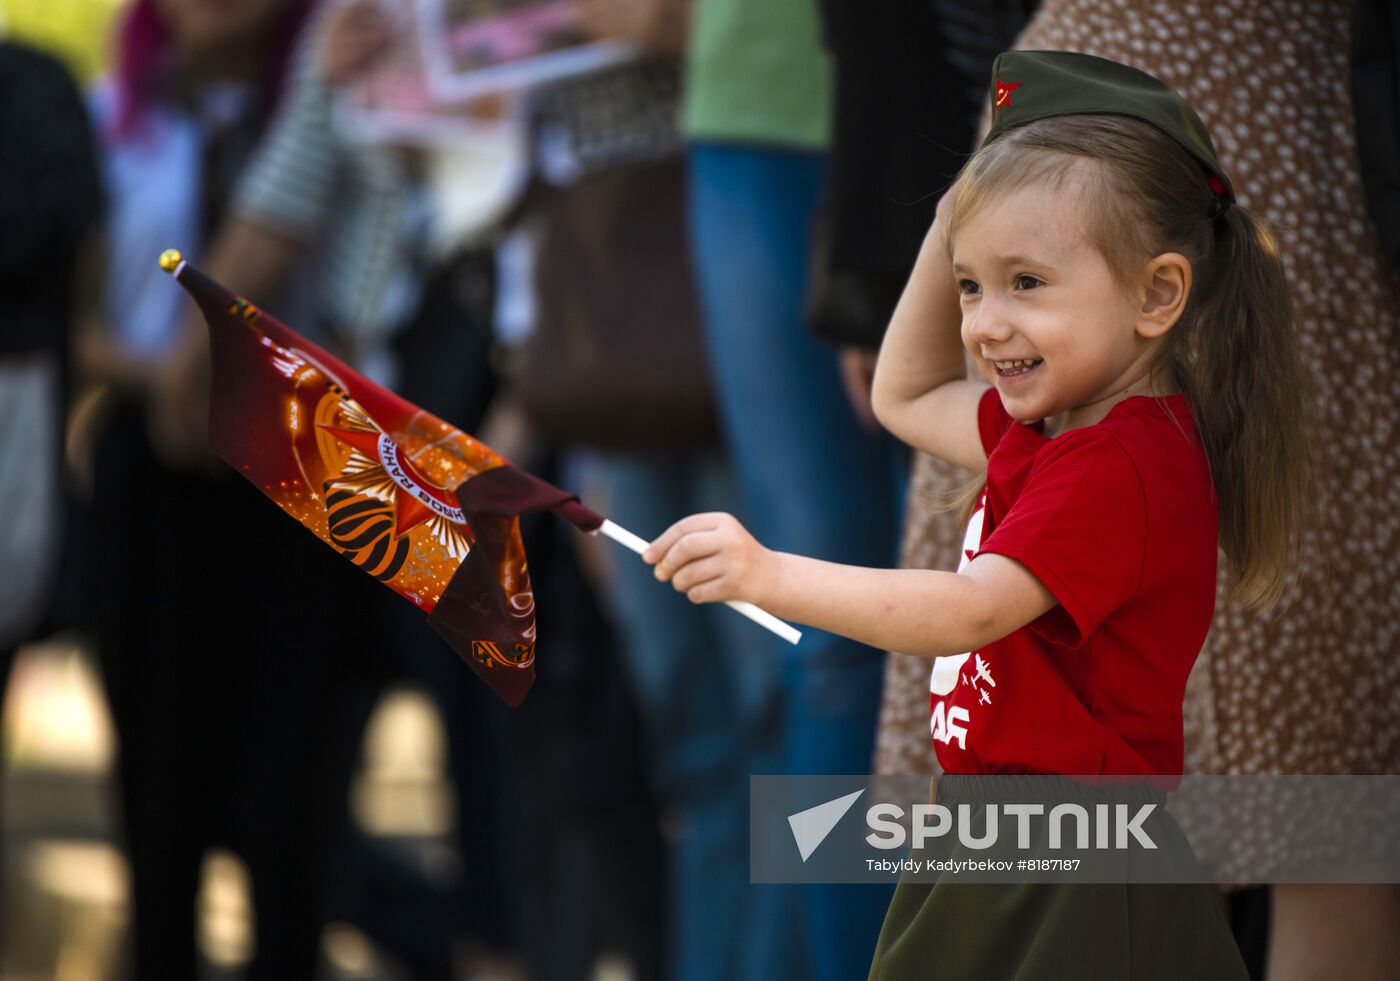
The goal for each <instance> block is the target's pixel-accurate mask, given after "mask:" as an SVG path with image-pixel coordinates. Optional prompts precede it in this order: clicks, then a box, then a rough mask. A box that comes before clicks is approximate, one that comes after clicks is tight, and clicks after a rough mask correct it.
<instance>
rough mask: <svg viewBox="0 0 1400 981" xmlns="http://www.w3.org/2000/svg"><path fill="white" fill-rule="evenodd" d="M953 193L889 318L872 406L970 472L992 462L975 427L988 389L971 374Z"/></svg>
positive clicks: (911, 439)
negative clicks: (955, 258)
mask: <svg viewBox="0 0 1400 981" xmlns="http://www.w3.org/2000/svg"><path fill="white" fill-rule="evenodd" d="M950 200H951V198H950V195H949V194H945V195H944V196H943V199H942V200H941V201H939V202H938V212H937V217H936V218H935V219H934V222H933V227H932V228H931V229H929V233H928V235H927V236H926V237H925V238H924V244H923V247H922V248H921V249H920V250H919V258H918V260H917V261H916V262H915V263H914V271H913V273H912V274H911V275H910V277H909V283H908V285H907V286H905V287H904V293H903V295H902V296H900V298H899V305H898V306H896V307H895V310H894V316H892V317H891V318H890V326H889V329H888V330H887V331H886V332H885V340H884V343H883V344H881V346H880V358H879V361H878V362H876V365H875V382H874V386H873V388H872V389H871V393H870V394H871V406H872V408H873V409H874V410H875V418H877V419H879V420H880V423H881V425H883V426H884V427H885V428H886V429H888V430H889V431H890V432H891V433H893V434H894V435H895V436H897V437H899V438H900V439H901V440H903V441H904V442H905V443H908V444H909V445H910V446H912V447H914V449H916V450H921V451H922V452H924V453H931V454H933V455H934V456H938V457H942V458H943V459H945V460H947V461H949V462H950V463H954V464H957V465H958V466H961V467H966V468H967V469H969V470H981V469H982V468H983V466H985V465H986V463H987V454H986V452H985V451H984V450H983V449H982V439H981V437H980V436H979V435H978V432H977V400H978V399H979V398H981V396H982V392H984V391H985V390H986V388H987V386H986V385H985V384H983V383H982V382H981V381H977V380H969V379H968V377H967V361H966V349H965V348H964V347H963V342H962V337H961V333H962V308H961V305H960V304H959V301H958V288H957V283H956V282H955V281H954V279H953V267H952V261H951V259H950V258H949V255H948V241H947V235H946V228H947V222H948V214H947V213H948V211H949V202H950Z"/></svg>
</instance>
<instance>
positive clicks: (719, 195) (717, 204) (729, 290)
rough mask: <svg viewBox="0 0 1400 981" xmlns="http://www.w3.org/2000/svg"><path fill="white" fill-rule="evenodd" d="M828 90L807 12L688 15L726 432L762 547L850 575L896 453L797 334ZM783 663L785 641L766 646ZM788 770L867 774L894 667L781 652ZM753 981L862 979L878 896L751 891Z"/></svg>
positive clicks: (720, 9)
mask: <svg viewBox="0 0 1400 981" xmlns="http://www.w3.org/2000/svg"><path fill="white" fill-rule="evenodd" d="M830 110H831V78H830V68H829V65H828V63H827V60H826V55H825V53H824V52H823V51H822V46H821V41H820V35H819V29H818V19H817V11H816V9H815V5H814V2H813V0H765V2H763V3H753V2H749V0H701V2H699V3H697V4H695V11H694V21H693V24H692V33H691V39H690V44H689V51H688V59H687V74H686V91H685V106H684V110H683V114H682V130H683V131H684V133H685V134H686V136H687V138H688V140H689V142H690V153H689V161H690V182H691V229H692V243H693V244H692V248H693V252H694V262H695V269H696V275H697V282H698V285H699V289H700V297H701V308H702V311H703V314H704V320H705V326H706V329H707V332H708V338H709V345H710V357H711V363H712V365H713V368H714V373H715V380H716V383H717V385H718V389H719V397H720V405H721V409H722V413H721V415H722V419H723V422H724V432H725V437H726V440H727V444H728V447H729V451H730V454H731V457H732V459H733V461H734V464H735V466H736V468H737V471H738V476H739V483H740V487H741V490H742V494H743V499H744V503H745V505H746V510H747V513H748V514H749V516H750V518H751V520H752V521H753V528H754V531H755V534H757V535H759V536H760V537H762V536H765V535H767V536H770V537H771V539H772V540H773V541H774V542H775V543H776V542H782V543H783V544H782V545H780V546H775V547H778V548H783V549H788V548H791V549H796V550H799V551H803V550H806V552H807V553H808V554H812V555H816V556H819V557H821V558H823V559H829V560H831V561H836V562H845V563H851V564H856V565H887V564H889V563H891V562H893V561H894V559H895V547H896V532H897V515H898V514H899V511H900V507H899V503H900V499H901V496H902V486H903V481H902V479H901V476H900V473H901V469H902V464H901V462H900V453H899V450H898V449H897V448H896V447H895V446H894V444H893V442H892V441H891V440H889V439H888V437H885V436H883V435H882V434H878V433H876V432H874V431H873V430H872V429H871V428H869V427H867V426H865V425H862V423H861V421H860V420H859V419H858V418H857V416H856V414H855V412H854V411H853V409H852V407H851V405H850V403H849V402H848V400H847V397H846V395H845V394H844V387H843V380H842V377H841V372H840V368H839V366H838V361H837V356H836V353H835V352H834V351H833V350H832V349H831V348H829V347H827V346H826V345H824V344H822V343H821V342H820V341H818V340H816V339H815V338H813V337H812V336H811V335H810V334H809V332H808V331H807V329H806V326H805V324H804V317H803V309H804V300H805V297H806V294H807V257H808V232H809V225H810V222H811V219H812V217H813V214H814V212H815V210H816V208H817V205H818V201H819V198H820V196H821V191H822V186H823V180H824V171H825V167H824V156H823V151H824V149H825V147H826V145H827V141H828V140H829V137H830V125H831V123H830ZM770 643H771V644H772V645H773V646H775V647H781V646H783V645H782V644H781V642H779V641H776V640H774V641H770ZM778 656H781V657H782V659H783V660H782V663H783V672H782V685H783V694H784V696H785V710H786V714H785V718H784V733H783V735H784V737H785V739H784V746H783V755H782V758H781V762H780V766H779V767H778V770H779V772H784V773H790V774H813V773H838V774H839V773H868V772H869V771H870V767H871V754H872V750H873V746H874V734H875V725H876V717H877V714H878V710H879V704H880V688H881V673H882V667H883V654H882V653H881V652H877V651H874V650H872V649H870V648H868V647H864V646H862V645H858V644H855V643H852V642H850V641H847V640H843V639H841V638H838V637H835V636H832V635H829V634H823V633H819V632H811V633H809V634H808V635H807V636H805V637H804V639H803V640H802V643H801V644H800V646H798V647H796V648H792V649H788V650H784V651H782V652H781V654H780V655H778ZM755 888H757V889H758V891H759V892H761V893H762V894H763V896H764V901H763V904H762V906H763V912H762V914H761V919H762V921H763V922H764V924H765V929H764V930H763V931H762V934H761V935H762V937H763V947H762V948H760V949H758V950H756V951H754V953H755V956H756V959H755V962H754V964H753V965H752V971H751V976H753V977H779V976H806V977H814V978H842V979H845V978H852V977H859V976H861V975H863V974H864V973H865V972H866V970H867V969H868V967H869V959H870V955H871V952H872V951H873V950H874V945H875V939H876V936H877V934H878V933H879V928H880V921H881V917H882V913H881V909H882V908H883V906H884V905H885V904H886V903H887V902H888V899H889V891H888V890H887V889H885V888H884V887H862V886H830V885H826V886H803V887H773V886H769V887H755Z"/></svg>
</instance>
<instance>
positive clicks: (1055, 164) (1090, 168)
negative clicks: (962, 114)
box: [949, 115, 1310, 608]
mask: <svg viewBox="0 0 1400 981" xmlns="http://www.w3.org/2000/svg"><path fill="white" fill-rule="evenodd" d="M1072 175H1073V176H1075V177H1080V178H1082V179H1083V181H1084V183H1083V185H1082V195H1083V203H1084V206H1085V208H1086V219H1087V221H1086V228H1087V229H1088V234H1089V235H1090V237H1091V239H1092V240H1093V242H1094V244H1095V246H1096V247H1097V248H1098V249H1099V251H1100V252H1101V253H1102V254H1103V256H1104V258H1105V260H1106V261H1107V263H1108V265H1109V268H1110V269H1111V270H1112V271H1113V273H1114V276H1115V278H1116V279H1117V280H1118V282H1119V283H1120V285H1122V286H1124V288H1127V287H1128V284H1129V283H1131V282H1133V281H1134V279H1135V278H1136V277H1137V276H1138V275H1139V274H1140V272H1141V269H1142V265H1143V263H1145V262H1147V261H1148V260H1149V259H1151V258H1153V257H1154V256H1157V255H1160V254H1162V253H1164V252H1179V253H1181V254H1182V255H1184V256H1185V257H1186V258H1187V260H1188V261H1190V263H1191V269H1192V275H1193V285H1192V288H1191V294H1190V297H1189V298H1188V300H1187V304H1186V308H1185V310H1184V311H1183V313H1182V315H1181V317H1180V319H1179V320H1178V321H1177V323H1176V324H1175V326H1174V327H1173V328H1172V329H1171V330H1170V331H1169V332H1168V333H1167V335H1166V343H1165V344H1164V345H1163V347H1162V353H1161V362H1160V364H1159V367H1160V368H1161V369H1162V370H1163V371H1164V372H1166V373H1168V377H1170V379H1171V380H1172V382H1173V383H1174V384H1175V385H1176V386H1177V387H1178V388H1179V389H1180V390H1181V391H1182V392H1184V393H1186V395H1187V396H1188V398H1189V399H1190V402H1191V407H1192V412H1193V415H1194V417H1195V422H1196V431H1197V433H1198V434H1199V437H1200V440H1201V444H1202V446H1203V447H1204V449H1205V453H1206V457H1207V459H1208V460H1209V462H1210V472H1211V477H1212V479H1213V482H1214V485H1215V494H1216V499H1217V502H1218V505H1219V508H1220V545H1221V548H1222V549H1223V550H1224V552H1225V556H1226V559H1227V561H1228V562H1229V566H1230V573H1231V575H1230V582H1231V587H1232V592H1233V594H1234V595H1235V596H1236V597H1237V598H1238V599H1239V600H1240V601H1242V602H1243V603H1245V604H1247V605H1249V606H1253V607H1256V608H1261V607H1267V606H1271V605H1273V604H1274V603H1275V602H1276V601H1277V600H1278V597H1279V595H1280V594H1281V593H1282V591H1283V586H1284V582H1285V579H1286V577H1287V573H1288V568H1289V562H1290V558H1291V556H1292V548H1293V543H1294V541H1295V539H1296V536H1297V534H1298V529H1299V526H1300V524H1301V521H1302V517H1303V509H1304V501H1305V500H1306V499H1307V496H1308V489H1309V487H1310V469H1309V456H1308V446H1307V440H1306V436H1305V433H1306V431H1307V426H1306V422H1305V418H1306V416H1307V412H1308V406H1309V404H1310V400H1309V398H1308V396H1307V390H1306V386H1305V383H1304V374H1303V370H1302V367H1301V364H1300V363H1299V358H1298V346H1297V340H1296V337H1295V334H1294V327H1293V313H1292V305H1291V303H1290V300H1289V296H1288V287H1287V282H1286V280H1285V277H1284V271H1283V265H1282V263H1281V262H1280V260H1279V255H1278V246H1277V244H1276V243H1275V241H1274V238H1273V236H1272V235H1271V234H1270V233H1269V231H1268V229H1267V228H1266V227H1265V226H1264V224H1263V223H1262V222H1261V221H1260V220H1259V219H1258V218H1256V217H1255V216H1254V215H1252V214H1250V213H1249V212H1248V211H1246V210H1245V209H1244V208H1242V207H1240V206H1239V205H1237V204H1236V205H1231V206H1230V207H1229V208H1227V209H1225V211H1224V213H1223V214H1217V216H1215V217H1212V214H1213V211H1212V207H1213V206H1214V205H1216V198H1215V194H1214V193H1213V192H1212V190H1211V189H1210V186H1209V185H1208V184H1207V182H1206V175H1205V173H1204V172H1203V171H1202V169H1201V166H1200V164H1198V163H1197V162H1196V161H1195V160H1194V158H1192V157H1191V156H1190V155H1189V154H1187V153H1186V151H1185V150H1184V149H1182V148H1181V147H1180V146H1178V145H1177V143H1176V142H1175V141H1174V140H1172V139H1171V138H1170V137H1168V136H1167V135H1166V134H1164V133H1162V132H1161V131H1160V130H1158V129H1156V128H1155V127H1153V126H1151V125H1149V124H1147V123H1143V122H1140V121H1138V120H1136V119H1132V118H1129V117H1125V116H1113V115H1077V116H1053V117H1050V118H1048V119H1041V120H1037V121H1036V122H1033V123H1028V124H1026V125H1025V126H1021V127H1017V128H1016V129H1013V130H1009V131H1008V132H1006V133H1005V134H1003V135H1002V136H1001V137H999V138H998V139H996V140H994V141H992V142H991V143H988V144H986V145H984V146H983V147H982V148H981V149H980V150H978V151H977V153H975V154H974V155H973V156H972V158H971V159H970V160H969V161H968V162H967V164H966V165H965V166H964V167H963V170H962V173H961V174H960V175H959V177H958V181H957V184H956V185H955V187H954V190H953V193H954V195H955V197H954V199H953V208H952V214H951V219H950V222H949V238H950V240H951V238H952V235H953V234H955V233H956V231H957V229H958V227H959V226H961V225H963V224H964V223H965V222H966V221H967V220H968V219H969V218H970V217H971V216H972V215H973V214H975V213H976V212H977V211H979V210H980V209H981V208H982V207H983V206H985V204H986V203H987V202H988V201H990V200H992V199H993V198H994V197H996V196H998V195H1001V194H1004V193H1006V192H1007V191H1010V190H1015V189H1020V188H1025V187H1032V186H1038V185H1050V186H1060V185H1063V184H1064V183H1065V182H1066V181H1067V180H1068V179H1069V178H1070V177H1071V176H1072Z"/></svg>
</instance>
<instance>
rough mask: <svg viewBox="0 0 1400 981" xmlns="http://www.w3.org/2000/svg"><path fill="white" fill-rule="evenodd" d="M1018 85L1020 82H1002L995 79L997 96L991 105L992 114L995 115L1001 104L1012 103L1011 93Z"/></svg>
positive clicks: (1019, 85) (1007, 104)
mask: <svg viewBox="0 0 1400 981" xmlns="http://www.w3.org/2000/svg"><path fill="white" fill-rule="evenodd" d="M1020 87H1021V83H1020V82H1003V81H1002V80H1001V79H997V98H996V104H995V105H993V106H992V115H994V116H995V115H996V114H997V112H998V111H1000V109H1001V107H1002V106H1009V105H1012V104H1013V103H1012V102H1011V93H1012V92H1015V91H1016V90H1017V89H1019V88H1020Z"/></svg>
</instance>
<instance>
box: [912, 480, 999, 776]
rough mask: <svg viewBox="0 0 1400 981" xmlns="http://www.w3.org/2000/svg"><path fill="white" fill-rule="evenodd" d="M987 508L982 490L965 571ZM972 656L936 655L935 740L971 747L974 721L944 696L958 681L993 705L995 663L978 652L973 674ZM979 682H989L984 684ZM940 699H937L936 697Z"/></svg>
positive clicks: (961, 563)
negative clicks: (969, 738) (969, 735)
mask: <svg viewBox="0 0 1400 981" xmlns="http://www.w3.org/2000/svg"><path fill="white" fill-rule="evenodd" d="M986 509H987V494H986V492H985V491H983V493H982V500H981V501H979V502H978V504H977V510H976V511H974V512H973V513H972V519H971V520H970V521H968V523H967V533H966V534H965V535H964V536H963V551H962V556H961V558H959V560H958V571H959V572H962V571H963V569H965V568H967V564H968V563H969V562H971V561H972V557H973V555H975V554H977V550H978V549H979V548H980V547H981V546H982V521H983V516H984V515H985V513H986ZM970 657H972V652H971V651H968V652H967V653H965V654H955V655H953V656H951V657H940V658H935V659H934V662H933V673H932V674H931V675H930V676H929V683H928V690H929V695H930V696H931V697H930V699H929V700H930V701H931V702H933V705H932V712H931V716H930V718H929V731H930V733H931V734H932V736H933V738H934V739H937V740H938V741H939V742H941V743H944V744H948V743H951V742H952V741H953V740H954V739H956V740H957V741H958V748H959V749H964V750H965V749H967V730H968V725H969V723H970V722H971V718H970V717H969V715H968V712H967V709H965V708H963V707H961V706H953V707H951V708H950V707H949V706H948V705H947V704H946V703H945V702H944V700H943V699H944V697H945V696H947V695H950V694H952V692H953V689H954V688H956V687H957V686H958V680H959V679H961V680H962V683H963V684H965V685H969V686H971V687H972V689H973V690H974V691H975V692H977V697H978V701H979V702H980V703H981V704H983V705H990V704H992V696H991V692H990V690H991V689H992V688H995V687H996V686H997V683H996V680H995V679H994V678H993V677H992V668H991V665H990V664H989V663H988V662H987V661H985V660H984V659H983V658H982V655H981V653H978V655H977V659H976V661H975V662H974V664H975V670H974V672H973V674H972V675H971V676H970V677H969V675H968V673H967V672H966V671H964V670H963V665H965V664H966V663H967V659H968V658H970ZM979 682H980V683H982V684H984V685H986V687H985V688H984V687H981V686H980V685H979ZM935 698H936V699H937V701H934V699H935Z"/></svg>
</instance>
